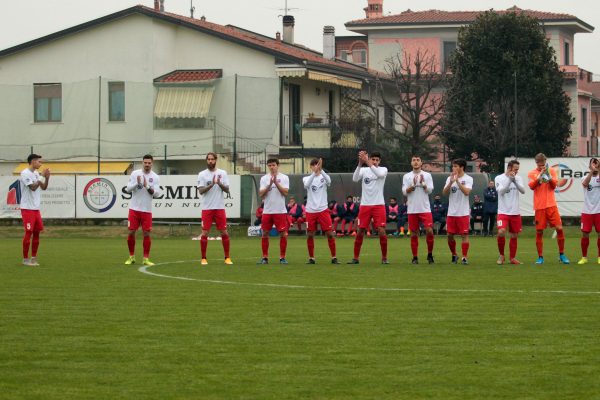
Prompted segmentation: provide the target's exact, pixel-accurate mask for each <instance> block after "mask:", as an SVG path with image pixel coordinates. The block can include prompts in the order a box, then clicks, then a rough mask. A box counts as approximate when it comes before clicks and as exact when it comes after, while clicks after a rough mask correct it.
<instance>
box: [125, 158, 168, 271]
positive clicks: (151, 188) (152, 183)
mask: <svg viewBox="0 0 600 400" xmlns="http://www.w3.org/2000/svg"><path fill="white" fill-rule="evenodd" d="M142 162H143V167H142V169H136V170H135V171H133V172H132V173H131V176H130V177H129V182H128V183H127V187H126V188H125V191H126V192H127V193H131V200H130V201H129V216H128V218H127V227H128V228H129V235H128V236H127V246H128V247H129V258H128V259H127V260H126V261H125V265H131V264H134V263H135V232H136V231H137V230H138V228H139V227H140V226H141V227H142V231H143V232H144V259H143V264H144V265H147V266H152V265H154V263H153V262H152V261H150V246H151V245H152V240H151V239H150V232H151V231H152V200H153V199H154V198H156V197H159V196H160V186H159V179H158V175H156V174H155V173H154V171H152V163H153V162H154V158H153V157H152V156H151V155H150V154H146V155H145V156H144V157H143V158H142Z"/></svg>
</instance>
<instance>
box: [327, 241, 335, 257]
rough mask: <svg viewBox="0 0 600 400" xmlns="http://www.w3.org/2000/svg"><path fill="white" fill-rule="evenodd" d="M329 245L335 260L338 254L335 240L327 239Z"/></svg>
mask: <svg viewBox="0 0 600 400" xmlns="http://www.w3.org/2000/svg"><path fill="white" fill-rule="evenodd" d="M327 244H328V245H329V251H330V252H331V258H334V257H335V254H336V250H335V239H334V238H332V237H330V238H327Z"/></svg>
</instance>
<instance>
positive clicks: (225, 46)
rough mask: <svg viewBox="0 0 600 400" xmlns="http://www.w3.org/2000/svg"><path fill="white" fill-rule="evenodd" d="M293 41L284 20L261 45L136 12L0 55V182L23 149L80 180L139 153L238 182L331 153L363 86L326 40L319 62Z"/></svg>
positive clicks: (175, 169)
mask: <svg viewBox="0 0 600 400" xmlns="http://www.w3.org/2000/svg"><path fill="white" fill-rule="evenodd" d="M293 30H294V21H293V17H291V16H286V17H285V18H284V27H283V35H282V36H283V37H281V35H279V34H278V35H277V36H276V38H270V37H266V36H263V35H260V34H257V33H254V32H249V31H246V30H244V29H241V28H238V27H234V26H229V25H227V26H223V25H218V24H214V23H211V22H208V21H206V20H204V19H201V20H198V19H192V18H188V17H184V16H181V15H177V14H172V13H168V12H163V11H160V10H159V9H158V7H155V8H148V7H144V6H135V7H131V8H128V9H125V10H122V11H120V12H117V13H114V14H110V15H107V16H105V17H101V18H98V19H95V20H93V21H90V22H87V23H84V24H81V25H77V26H74V27H72V28H69V29H66V30H63V31H60V32H56V33H54V34H51V35H48V36H45V37H42V38H39V39H36V40H33V41H30V42H27V43H23V44H21V45H18V46H15V47H12V48H9V49H6V50H3V51H0V121H1V122H0V138H1V141H0V143H1V144H0V174H11V173H13V172H14V171H15V170H16V169H18V168H19V167H18V163H19V162H21V161H22V160H24V159H25V158H26V157H27V155H28V154H29V153H30V151H32V150H33V152H36V153H40V154H42V156H44V158H45V159H47V160H50V161H61V162H62V164H60V165H55V167H56V168H55V170H60V169H63V170H65V171H66V172H79V173H84V172H89V173H95V172H97V171H96V165H97V164H96V162H97V160H101V161H102V166H101V172H102V173H104V172H105V171H108V170H109V169H110V168H112V169H113V171H111V172H113V173H114V169H115V168H116V169H117V170H119V169H124V168H123V166H124V165H125V166H127V165H129V163H130V162H135V161H139V160H140V159H141V156H143V155H144V154H146V153H151V154H153V155H154V156H155V160H156V162H157V164H158V168H159V169H162V171H161V172H163V173H165V172H167V171H169V172H171V173H195V172H197V171H198V169H199V168H201V167H202V165H201V164H200V163H199V161H198V160H201V161H203V160H204V157H205V154H206V153H207V152H209V151H215V152H217V153H219V154H224V155H225V159H226V161H227V162H233V159H234V157H233V155H234V154H235V155H236V157H235V162H236V165H235V166H236V171H237V172H238V173H246V172H259V171H261V170H262V169H263V168H264V165H263V163H264V158H265V157H266V156H268V155H279V154H285V150H286V148H292V149H295V148H298V147H301V148H303V150H306V148H317V149H319V148H329V147H330V145H331V137H330V136H328V135H330V127H331V126H332V122H331V121H333V120H334V119H335V118H336V117H339V116H340V114H341V112H342V98H343V97H344V96H342V91H349V90H354V91H359V90H360V89H361V87H362V85H363V83H364V82H365V80H367V79H369V78H370V75H369V74H368V72H367V70H366V69H365V68H364V67H360V66H356V65H353V64H351V63H347V62H344V61H340V60H335V58H334V46H333V43H334V42H333V40H334V39H333V38H334V34H333V32H330V31H328V30H326V35H325V36H324V39H325V43H330V44H331V45H330V46H328V47H327V46H326V48H327V51H328V54H327V55H326V57H324V56H323V55H322V54H321V53H318V52H316V51H313V50H310V49H307V48H305V47H303V46H299V45H295V44H294V43H293ZM234 138H235V140H234ZM164 160H166V162H165V161H164ZM75 161H79V162H82V164H78V165H77V166H76V165H75V164H72V162H75ZM111 161H121V162H124V164H117V165H116V166H115V165H114V164H113V165H112V167H111V164H110V162H111ZM230 167H232V166H230ZM122 172H125V171H124V170H123V171H122Z"/></svg>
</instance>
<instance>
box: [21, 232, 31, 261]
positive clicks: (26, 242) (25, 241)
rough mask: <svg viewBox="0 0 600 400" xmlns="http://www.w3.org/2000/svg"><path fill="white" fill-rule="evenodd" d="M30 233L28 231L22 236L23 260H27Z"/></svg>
mask: <svg viewBox="0 0 600 400" xmlns="http://www.w3.org/2000/svg"><path fill="white" fill-rule="evenodd" d="M31 233H32V232H29V231H25V235H24V236H23V258H29V245H30V244H31Z"/></svg>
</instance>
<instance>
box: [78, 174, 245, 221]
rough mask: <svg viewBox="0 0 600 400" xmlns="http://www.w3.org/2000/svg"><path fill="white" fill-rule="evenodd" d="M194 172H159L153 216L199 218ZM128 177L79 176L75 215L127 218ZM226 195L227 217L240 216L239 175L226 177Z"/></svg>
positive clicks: (198, 200) (200, 207)
mask: <svg viewBox="0 0 600 400" xmlns="http://www.w3.org/2000/svg"><path fill="white" fill-rule="evenodd" d="M197 178H198V177H197V175H162V176H160V187H161V190H162V194H161V196H160V198H157V199H155V200H154V203H153V209H152V217H153V218H155V219H156V218H194V219H197V218H200V212H201V211H202V198H201V196H200V195H199V194H198V193H197V190H196V181H197ZM128 180H129V177H128V176H124V175H116V176H102V177H94V176H78V177H77V182H76V183H77V194H76V203H77V213H76V217H77V218H127V213H128V210H129V199H130V198H131V195H130V194H129V193H127V192H125V187H126V186H127V181H128ZM229 181H230V186H229V190H230V193H229V194H228V195H226V196H225V212H226V213H227V217H228V218H240V209H241V207H240V205H241V202H240V195H241V177H240V176H239V175H232V176H230V177H229Z"/></svg>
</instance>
